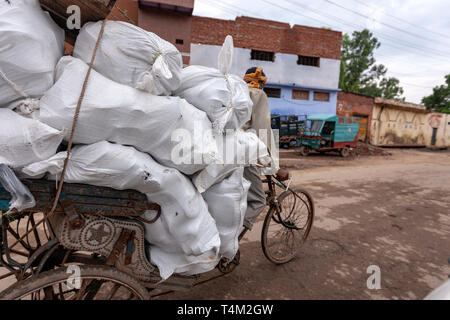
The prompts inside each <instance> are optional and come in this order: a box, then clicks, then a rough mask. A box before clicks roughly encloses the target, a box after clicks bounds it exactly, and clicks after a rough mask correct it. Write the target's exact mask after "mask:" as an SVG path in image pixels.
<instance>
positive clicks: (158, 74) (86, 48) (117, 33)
mask: <svg viewBox="0 0 450 320" xmlns="http://www.w3.org/2000/svg"><path fill="white" fill-rule="evenodd" d="M101 26H102V22H101V21H99V22H96V23H87V24H85V25H84V26H83V28H82V29H81V31H80V34H79V36H78V38H77V41H76V43H75V48H74V52H73V55H74V57H76V58H80V59H82V60H83V61H84V62H86V63H89V62H90V61H91V57H92V52H93V51H94V48H95V44H96V42H97V38H98V35H99V33H100V29H101ZM182 68H183V60H182V57H181V54H180V52H179V51H178V50H177V48H175V46H174V45H172V44H171V43H169V42H167V41H165V40H163V39H161V38H160V37H158V36H157V35H156V34H154V33H151V32H147V31H145V30H144V29H141V28H139V27H137V26H134V25H132V24H129V23H126V22H121V21H108V22H107V23H106V26H105V32H104V34H103V37H102V40H101V42H100V46H99V49H98V52H97V57H96V59H95V63H94V69H95V70H97V71H98V72H100V73H101V74H103V75H104V76H106V77H108V78H110V79H111V80H114V81H116V82H119V83H122V84H126V85H129V86H131V87H133V88H137V89H141V90H145V91H147V92H150V93H152V94H156V95H170V94H171V93H172V92H173V91H174V90H176V89H178V87H179V85H180V74H181V69H182Z"/></svg>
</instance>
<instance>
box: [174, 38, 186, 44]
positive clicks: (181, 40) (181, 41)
mask: <svg viewBox="0 0 450 320" xmlns="http://www.w3.org/2000/svg"><path fill="white" fill-rule="evenodd" d="M175 43H176V44H184V40H183V39H177V40H175Z"/></svg>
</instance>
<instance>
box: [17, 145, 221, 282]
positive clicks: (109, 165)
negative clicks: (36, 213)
mask: <svg viewBox="0 0 450 320" xmlns="http://www.w3.org/2000/svg"><path fill="white" fill-rule="evenodd" d="M66 156H67V153H66V152H61V153H58V154H57V155H55V156H54V157H52V158H50V159H48V160H46V161H42V162H38V163H34V164H31V165H29V166H27V167H25V168H24V169H23V172H24V173H25V174H27V175H30V176H33V175H39V174H42V173H45V172H50V173H51V174H52V175H56V176H57V178H58V179H59V176H60V173H61V171H62V168H63V165H64V159H65V157H66ZM55 178H56V177H51V179H55ZM65 181H66V182H68V183H83V184H91V185H95V186H103V187H111V188H114V189H118V190H128V189H132V190H137V191H139V192H142V193H145V194H146V195H147V197H148V199H149V201H150V202H152V203H157V204H159V205H160V206H161V209H162V215H161V217H160V219H158V220H157V222H156V223H154V224H151V225H149V224H145V230H146V235H145V236H146V239H147V240H148V241H149V242H150V244H151V245H152V246H151V249H150V253H151V262H152V263H154V264H155V265H156V266H157V267H158V268H159V270H160V273H161V277H163V278H164V279H167V278H168V277H169V276H170V275H171V274H172V273H173V272H178V271H180V270H181V271H182V272H183V273H186V274H191V273H193V272H194V273H195V272H196V270H206V271H210V270H212V269H213V268H214V267H215V266H216V265H217V263H218V250H219V247H220V238H219V234H218V230H217V227H216V224H215V222H214V220H213V218H212V217H211V215H210V214H209V212H208V208H207V205H206V203H205V201H204V200H203V198H202V196H201V195H200V193H198V192H197V191H196V190H195V188H194V186H193V185H192V183H191V182H190V181H189V180H188V179H187V178H186V177H185V176H184V175H183V174H181V173H180V172H179V171H177V170H175V169H169V168H166V167H163V166H161V165H159V164H158V163H156V162H155V161H154V160H153V159H152V158H151V157H150V156H149V155H147V154H145V153H142V152H139V151H137V150H136V149H134V148H133V147H126V146H122V145H117V144H112V143H109V142H106V141H102V142H99V143H96V144H92V145H88V146H76V147H75V148H74V149H73V151H72V154H71V158H70V161H69V164H68V166H67V171H66V175H65ZM148 214H149V215H152V212H149V213H148ZM152 248H153V249H152ZM166 263H167V264H166ZM191 266H192V269H191ZM206 271H205V272H206Z"/></svg>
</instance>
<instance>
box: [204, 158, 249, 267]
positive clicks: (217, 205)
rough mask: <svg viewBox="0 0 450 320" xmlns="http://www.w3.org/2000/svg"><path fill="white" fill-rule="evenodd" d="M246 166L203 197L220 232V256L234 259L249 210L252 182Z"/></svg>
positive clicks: (213, 187) (238, 169) (234, 172)
mask: <svg viewBox="0 0 450 320" xmlns="http://www.w3.org/2000/svg"><path fill="white" fill-rule="evenodd" d="M243 175H244V168H242V167H241V168H237V169H234V171H233V172H232V173H231V175H229V176H228V177H227V178H226V179H225V180H223V181H222V182H220V183H218V184H216V185H214V186H212V187H211V188H210V189H208V190H207V191H206V192H205V193H203V198H204V199H205V201H206V203H207V204H208V210H209V212H210V213H211V215H212V217H213V218H214V220H215V221H216V225H217V229H218V230H219V234H220V243H221V245H220V251H219V254H220V257H225V258H227V259H230V260H231V259H233V258H234V256H235V255H236V253H237V251H238V249H239V234H240V232H241V229H242V226H243V224H244V218H245V213H246V211H247V195H248V190H249V188H250V182H248V181H247V180H246V179H244V176H243Z"/></svg>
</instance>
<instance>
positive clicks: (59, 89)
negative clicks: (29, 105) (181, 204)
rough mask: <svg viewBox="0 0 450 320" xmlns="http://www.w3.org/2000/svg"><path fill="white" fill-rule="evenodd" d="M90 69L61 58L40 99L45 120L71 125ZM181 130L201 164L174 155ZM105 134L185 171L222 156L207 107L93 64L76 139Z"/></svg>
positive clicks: (104, 137) (91, 140)
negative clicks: (122, 80)
mask: <svg viewBox="0 0 450 320" xmlns="http://www.w3.org/2000/svg"><path fill="white" fill-rule="evenodd" d="M87 69H88V66H87V65H86V64H85V63H84V62H83V61H81V60H79V59H76V58H73V57H64V58H62V59H61V61H60V62H59V64H58V66H57V69H56V73H57V82H56V84H55V85H54V86H53V87H52V88H51V89H50V90H49V91H48V92H47V93H46V94H45V95H44V96H43V97H42V99H41V103H40V112H39V119H40V120H41V121H43V122H44V123H46V124H48V125H50V126H52V127H54V128H58V129H62V128H71V127H72V121H73V115H74V112H75V109H76V105H77V102H78V98H79V94H80V92H81V88H82V86H83V82H84V79H85V76H86V72H87ZM177 132H178V133H184V135H183V136H188V137H189V138H190V139H189V141H188V142H187V145H185V149H183V150H186V153H187V154H188V155H191V156H192V157H193V158H194V159H200V160H201V161H198V162H197V164H193V163H194V160H193V159H187V161H185V162H187V163H188V164H183V163H182V161H181V160H182V159H178V158H176V157H174V155H172V153H173V152H175V151H174V150H178V149H177V147H178V146H179V145H180V143H178V142H177V141H176V140H173V139H172V138H173V137H172V136H173V134H176V133H177ZM175 138H176V137H175ZM103 140H106V141H111V142H116V143H119V144H123V145H132V146H134V147H136V148H137V149H138V150H139V151H142V152H147V153H149V154H150V155H151V156H152V157H154V158H155V159H156V160H157V161H158V162H159V163H161V164H163V165H165V166H168V167H171V168H176V169H178V170H180V171H182V172H183V173H185V174H193V173H195V172H197V171H199V170H201V169H203V168H205V167H206V166H207V164H208V163H214V162H215V161H216V160H217V157H218V153H217V146H216V144H215V140H214V137H213V135H212V127H211V122H210V121H209V120H208V118H207V116H206V114H205V113H204V112H203V111H200V110H198V109H197V108H195V107H193V106H192V105H190V104H189V103H187V102H186V101H185V100H183V99H180V98H178V97H160V96H155V95H152V94H149V93H146V92H143V91H141V90H137V89H134V88H131V87H129V86H126V85H122V84H119V83H116V82H114V81H112V80H110V79H108V78H106V77H104V76H102V75H101V74H99V73H98V72H95V71H94V70H93V71H92V73H91V75H90V78H89V84H88V87H87V90H86V94H85V97H84V100H83V106H82V107H81V112H80V115H79V121H78V125H77V128H76V131H75V136H74V140H73V141H74V143H80V144H92V143H96V142H99V141H103ZM189 160H192V161H189Z"/></svg>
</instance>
